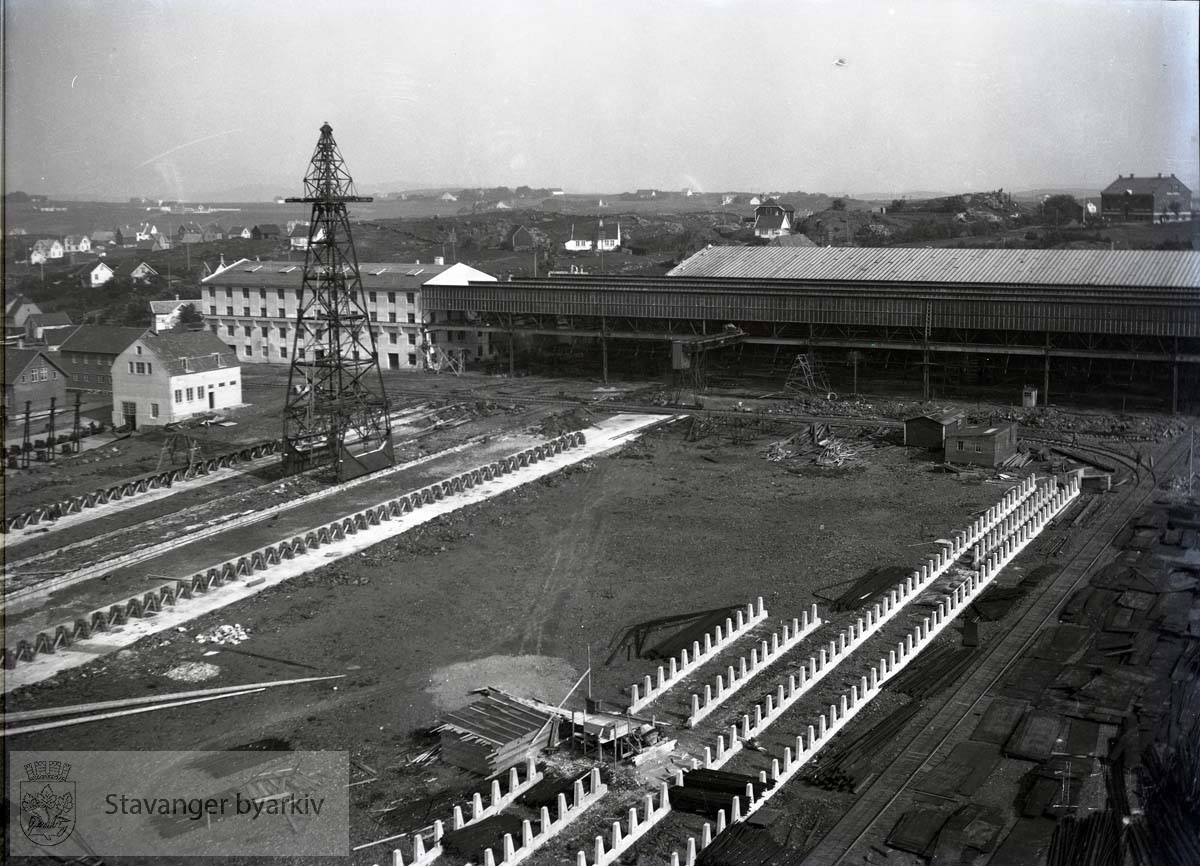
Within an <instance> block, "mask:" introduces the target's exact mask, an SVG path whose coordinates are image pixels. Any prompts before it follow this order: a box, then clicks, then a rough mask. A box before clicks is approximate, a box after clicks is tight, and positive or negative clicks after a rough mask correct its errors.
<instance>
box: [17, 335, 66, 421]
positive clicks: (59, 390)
mask: <svg viewBox="0 0 1200 866" xmlns="http://www.w3.org/2000/svg"><path fill="white" fill-rule="evenodd" d="M67 382H68V376H67V373H66V372H65V371H64V370H63V368H62V367H61V366H60V365H59V364H58V363H57V362H56V361H54V360H53V359H52V358H51V357H50V355H49V353H47V352H44V351H42V350H41V349H18V348H13V347H9V346H6V347H5V349H4V417H5V418H6V419H7V421H8V423H9V425H10V426H15V425H16V424H18V423H23V422H24V418H25V410H26V404H28V409H29V413H30V415H32V416H41V415H44V414H46V413H47V412H49V411H50V401H51V399H53V400H54V404H55V405H56V406H57V407H58V408H59V409H64V408H66V405H67Z"/></svg>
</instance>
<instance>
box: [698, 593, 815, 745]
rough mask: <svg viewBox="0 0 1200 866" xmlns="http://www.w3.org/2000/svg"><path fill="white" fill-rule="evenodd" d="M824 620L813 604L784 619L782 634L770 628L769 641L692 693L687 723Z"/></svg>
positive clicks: (709, 710) (702, 716) (722, 700)
mask: <svg viewBox="0 0 1200 866" xmlns="http://www.w3.org/2000/svg"><path fill="white" fill-rule="evenodd" d="M822 624H823V622H822V620H821V617H820V616H818V615H817V606H816V605H815V604H814V605H812V606H811V607H810V608H809V609H808V610H806V611H803V612H802V613H801V614H800V618H799V619H792V621H791V623H784V626H783V629H782V635H781V634H780V632H779V631H774V632H771V639H770V641H765V640H764V641H761V642H760V643H759V645H758V646H757V647H752V648H751V649H750V655H749V657H747V656H742V657H741V658H739V659H738V664H737V667H736V668H735V667H734V666H733V665H730V666H729V667H727V668H726V669H725V674H724V675H721V674H717V678H716V681H715V682H713V683H705V685H704V694H703V695H700V694H699V693H697V692H693V693H692V711H691V713H690V714H689V715H688V719H687V724H688V727H689V728H694V727H696V725H698V724H699V723H700V722H701V721H703V720H704V719H706V718H707V717H708V716H709V714H710V713H712V712H713V711H714V710H716V709H717V707H719V706H721V704H723V703H725V701H727V700H729V699H730V698H731V697H733V696H734V695H735V694H737V693H738V692H739V691H740V690H741V689H742V687H743V686H745V685H746V683H748V682H750V681H751V680H752V679H754V678H755V677H757V676H758V675H759V674H761V673H762V672H763V671H764V670H766V669H767V668H768V667H770V666H771V665H772V664H774V663H775V662H777V661H779V659H780V657H781V656H782V655H783V654H784V653H786V652H788V651H789V650H791V649H792V648H793V647H795V646H796V644H798V643H800V642H801V641H803V640H804V639H805V638H807V637H808V636H809V635H810V634H812V633H813V631H815V630H816V629H817V628H819V627H820V626H821V625H822Z"/></svg>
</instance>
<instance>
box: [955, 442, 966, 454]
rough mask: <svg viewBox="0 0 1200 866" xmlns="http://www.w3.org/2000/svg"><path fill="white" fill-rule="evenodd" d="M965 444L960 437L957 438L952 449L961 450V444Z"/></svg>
mask: <svg viewBox="0 0 1200 866" xmlns="http://www.w3.org/2000/svg"><path fill="white" fill-rule="evenodd" d="M965 444H966V443H965V442H963V441H962V440H961V439H959V440H958V441H957V442H955V443H954V450H955V451H962V450H963V446H964V445H965Z"/></svg>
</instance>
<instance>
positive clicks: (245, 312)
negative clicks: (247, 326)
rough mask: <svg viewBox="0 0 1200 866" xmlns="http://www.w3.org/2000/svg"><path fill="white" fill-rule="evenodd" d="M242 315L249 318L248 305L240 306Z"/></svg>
mask: <svg viewBox="0 0 1200 866" xmlns="http://www.w3.org/2000/svg"><path fill="white" fill-rule="evenodd" d="M242 315H243V316H246V317H247V318H249V316H250V308H249V307H242Z"/></svg>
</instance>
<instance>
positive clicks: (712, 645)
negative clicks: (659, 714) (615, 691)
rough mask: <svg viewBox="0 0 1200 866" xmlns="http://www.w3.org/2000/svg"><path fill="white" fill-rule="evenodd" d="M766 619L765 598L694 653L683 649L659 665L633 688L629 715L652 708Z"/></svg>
mask: <svg viewBox="0 0 1200 866" xmlns="http://www.w3.org/2000/svg"><path fill="white" fill-rule="evenodd" d="M766 618H767V609H766V607H765V606H764V605H763V600H762V596H759V597H758V598H757V599H756V600H755V601H754V602H753V603H751V604H747V605H746V606H745V608H739V609H738V610H737V611H735V613H734V615H733V616H732V617H729V618H727V619H726V620H725V625H724V626H717V627H716V628H715V629H713V630H712V631H711V632H708V633H707V634H705V635H704V642H703V643H701V642H700V641H692V648H691V650H690V651H689V650H686V649H685V650H681V651H680V653H679V656H678V657H672V658H670V659H668V661H667V664H666V665H665V666H664V665H659V666H658V670H657V671H656V672H655V676H654V677H650V676H649V675H647V676H646V677H644V678H643V680H642V682H640V683H634V684H633V685H632V686H630V687H629V690H628V691H629V712H631V713H636V712H638V711H639V710H641V709H643V708H645V707H647V706H649V704H650V703H651V702H653V701H655V700H657V699H658V698H660V697H662V695H663V694H665V693H666V692H667V691H668V690H669V689H671V688H674V687H675V686H677V685H679V683H680V682H682V681H683V679H684V678H685V677H687V676H688V675H689V674H691V673H692V672H693V671H695V670H696V669H698V668H699V667H700V666H701V665H704V664H706V663H708V662H710V661H712V659H713V657H714V656H716V655H717V653H719V652H721V651H722V650H724V649H725V647H727V646H729V645H730V644H731V643H733V642H734V641H735V640H737V639H738V638H739V637H741V636H742V635H743V634H744V633H745V632H746V631H747V630H749V629H751V628H753V627H754V626H756V625H758V624H759V623H760V622H762V621H763V620H765V619H766Z"/></svg>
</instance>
